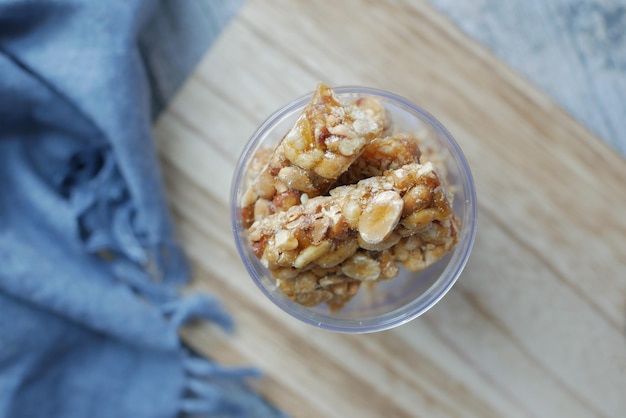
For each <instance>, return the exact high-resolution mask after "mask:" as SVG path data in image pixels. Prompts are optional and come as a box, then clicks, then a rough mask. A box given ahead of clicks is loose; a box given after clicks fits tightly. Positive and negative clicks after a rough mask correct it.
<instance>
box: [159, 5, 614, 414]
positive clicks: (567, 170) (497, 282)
mask: <svg viewBox="0 0 626 418" xmlns="http://www.w3.org/2000/svg"><path fill="white" fill-rule="evenodd" d="M318 81H324V82H326V83H329V84H331V85H347V84H350V85H364V86H370V87H376V88H382V89H386V90H390V91H393V92H396V93H398V94H400V95H403V96H405V97H407V98H408V99H410V100H412V101H413V102H415V103H416V104H418V105H420V106H422V107H424V108H426V109H427V110H429V111H430V112H431V113H432V114H434V115H435V116H436V117H437V118H438V119H440V121H441V122H442V123H443V124H444V125H445V126H446V127H448V128H449V130H450V131H451V133H452V134H453V135H454V136H455V137H456V139H457V141H458V142H459V144H460V146H461V147H462V149H463V150H464V152H465V154H466V156H467V158H468V160H469V162H470V165H471V167H472V170H473V173H474V177H475V181H476V186H477V191H478V207H479V221H478V233H477V237H476V243H475V246H474V250H473V252H472V256H471V258H470V261H469V263H468V265H467V267H466V269H465V272H464V273H463V275H462V276H461V278H460V279H459V281H458V282H457V284H456V285H455V287H454V288H453V289H452V291H451V292H450V293H449V294H448V295H447V296H446V297H445V298H444V299H443V300H442V301H441V302H439V304H437V305H436V306H435V307H434V308H433V309H431V310H430V311H429V312H427V313H426V314H425V315H423V316H422V317H420V318H418V319H416V320H414V321H412V322H411V323H409V324H407V325H404V326H401V327H399V328H396V329H394V330H391V331H385V332H381V333H377V334H368V335H342V334H333V333H330V332H326V331H322V330H318V329H315V328H314V327H311V326H308V325H305V324H301V323H299V322H297V321H296V320H295V319H292V318H291V317H289V316H288V315H287V314H285V313H283V312H282V311H281V310H279V309H278V308H277V307H275V306H274V305H272V304H271V302H270V301H269V300H267V299H265V297H264V296H263V295H262V293H261V292H260V291H259V290H258V289H257V288H256V287H255V285H254V284H253V282H252V281H251V279H249V277H248V276H247V274H246V272H245V271H244V268H243V266H242V264H241V262H240V261H239V259H238V256H237V253H236V251H235V246H234V242H233V238H232V234H231V231H230V222H229V216H230V215H229V210H228V199H229V186H230V181H231V176H232V174H233V169H234V165H235V161H236V159H237V157H238V155H239V153H240V151H241V149H242V147H243V146H244V144H245V143H246V142H247V140H248V138H249V137H250V135H251V134H252V133H253V131H254V130H255V128H256V127H257V126H258V125H259V124H260V123H261V122H263V120H264V119H265V118H266V117H267V116H269V115H270V114H271V113H272V112H273V111H274V110H276V109H277V108H278V107H279V106H281V105H283V104H284V103H286V102H288V101H290V100H291V99H293V98H295V97H297V96H300V95H302V94H304V93H306V92H308V91H310V90H312V89H313V88H314V86H315V84H316V83H317V82H318ZM155 130H156V135H157V138H158V147H159V150H160V153H161V156H162V162H163V170H164V177H165V183H166V188H167V192H168V196H169V198H170V202H171V207H172V211H173V213H174V217H175V222H176V226H177V229H178V232H179V237H180V239H181V241H182V243H183V245H184V247H185V248H186V250H187V252H188V254H189V256H190V258H191V260H192V263H193V267H194V269H195V273H194V281H193V284H192V286H191V289H190V291H202V292H210V293H213V294H215V295H217V296H218V297H219V298H220V299H221V300H222V301H223V303H224V305H225V306H226V307H227V309H228V310H229V311H230V312H231V313H232V314H233V316H234V319H235V321H236V331H235V333H234V334H233V335H226V334H225V333H223V332H222V331H220V330H217V329H216V328H215V327H214V326H212V325H210V324H195V325H193V326H190V327H188V328H186V329H185V330H183V337H184V338H185V340H186V341H187V342H188V343H189V344H190V345H191V346H192V347H194V348H195V349H197V350H198V351H200V352H202V353H204V354H206V355H208V356H210V357H212V358H214V359H216V360H217V361H219V362H222V363H226V364H232V365H255V366H257V367H258V368H260V369H261V370H262V371H263V372H264V377H263V378H261V379H259V380H258V381H256V382H255V383H254V386H255V387H256V388H257V389H258V390H259V391H260V392H261V393H262V394H263V395H264V396H265V397H267V399H269V400H270V401H271V402H272V403H274V404H275V405H277V406H278V407H280V408H282V409H283V410H285V411H286V412H287V413H289V414H291V415H293V416H296V417H341V418H345V417H383V416H384V417H410V416H423V417H439V416H478V417H483V418H485V417H503V416H506V417H527V416H536V417H578V416H580V417H583V416H584V417H589V416H612V417H623V416H626V396H625V395H626V336H625V328H626V312H625V308H626V186H625V182H626V161H625V160H624V159H623V158H622V157H620V156H618V155H617V154H616V153H615V152H613V151H612V150H610V149H609V148H608V147H607V146H606V145H605V144H604V143H602V142H601V141H600V140H599V139H597V138H596V137H594V136H593V135H591V134H590V133H589V132H588V131H587V130H585V129H584V128H582V127H581V125H580V124H579V123H577V122H576V121H575V120H573V119H572V118H571V117H570V116H568V115H567V114H566V113H565V112H563V111H562V110H561V109H560V108H558V107H557V106H555V105H554V103H553V102H552V101H551V100H549V99H548V98H547V97H546V96H545V95H544V94H542V93H541V92H540V91H537V89H535V88H533V87H532V86H531V85H530V84H529V83H528V82H526V81H525V80H523V79H522V78H521V77H519V76H518V75H516V74H515V73H513V72H512V71H511V70H509V69H508V68H507V67H505V66H504V65H503V64H501V63H500V62H498V61H497V60H496V59H495V58H494V57H493V56H491V55H490V54H489V53H488V52H487V51H486V50H485V49H483V48H482V47H480V46H479V45H477V44H475V43H474V42H472V41H471V40H469V39H467V37H466V36H465V35H463V34H462V33H461V32H460V31H459V30H458V29H456V28H455V27H454V26H453V25H452V24H451V23H450V22H448V21H447V20H446V19H445V18H443V17H442V16H441V15H439V14H438V13H436V12H435V11H434V10H433V9H432V8H431V7H429V6H428V5H427V4H426V3H425V2H422V1H408V0H407V1H400V0H397V1H357V0H347V1H341V2H311V1H305V0H274V1H270V0H251V1H249V2H248V3H247V4H246V5H245V7H244V8H243V10H242V12H241V13H240V15H239V16H237V18H236V19H235V20H234V21H233V22H232V24H231V25H230V26H229V27H228V28H227V30H226V31H225V32H224V33H223V35H222V36H221V38H220V39H219V40H218V42H217V43H216V44H215V45H214V47H213V48H212V50H211V51H210V52H209V53H208V54H207V55H206V57H205V58H204V60H203V61H202V62H201V64H200V65H199V67H198V68H197V70H196V71H195V73H194V74H193V75H192V76H191V77H190V79H189V80H188V82H187V83H186V84H185V85H184V87H183V88H182V90H181V91H180V93H179V94H178V95H177V97H176V98H175V100H173V102H172V103H171V106H170V107H169V108H168V109H167V111H166V112H165V113H164V114H163V115H162V117H161V118H160V120H159V121H158V123H157V125H156V128H155Z"/></svg>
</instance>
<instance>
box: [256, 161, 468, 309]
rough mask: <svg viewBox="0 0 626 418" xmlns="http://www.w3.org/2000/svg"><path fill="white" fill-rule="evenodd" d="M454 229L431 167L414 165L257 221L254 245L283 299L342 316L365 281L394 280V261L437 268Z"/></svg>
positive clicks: (447, 198) (445, 195)
mask: <svg viewBox="0 0 626 418" xmlns="http://www.w3.org/2000/svg"><path fill="white" fill-rule="evenodd" d="M455 227H456V221H455V219H454V214H453V212H452V210H451V207H450V196H449V195H448V193H447V192H446V190H445V189H444V187H443V184H442V183H441V181H440V179H439V177H438V175H437V173H436V172H435V171H434V169H433V166H432V164H430V163H426V164H424V165H420V164H417V163H413V164H408V165H405V166H403V167H401V168H399V169H396V170H387V171H385V172H384V173H383V175H382V176H376V177H370V178H367V179H364V180H361V181H360V182H359V183H357V184H355V185H346V186H341V187H337V188H335V189H333V190H331V192H330V196H319V197H315V198H312V199H309V200H308V201H306V202H305V203H303V204H301V205H298V206H293V207H291V208H290V209H288V210H287V211H284V212H277V213H274V214H273V215H270V216H267V217H265V218H263V219H261V220H259V221H256V222H254V223H253V225H252V226H251V227H250V229H249V231H248V239H249V242H250V244H251V246H252V248H253V250H254V253H255V255H256V256H257V257H259V258H260V260H261V262H262V263H263V264H264V265H265V266H266V267H267V268H268V269H269V270H270V272H271V273H272V275H273V276H274V277H275V278H276V279H277V280H278V282H279V287H280V288H281V289H282V290H283V291H284V292H285V294H287V295H288V296H289V297H291V298H292V299H294V300H296V301H298V302H299V303H301V304H303V305H306V306H313V305H316V304H319V303H322V302H326V303H328V305H329V306H330V307H331V309H338V308H340V307H341V306H343V304H345V303H346V302H347V301H348V300H349V299H350V298H351V297H352V296H353V295H354V294H355V293H356V291H357V290H358V288H359V286H360V283H361V282H375V281H379V280H386V279H390V278H393V277H395V276H396V275H397V274H398V267H397V265H396V261H400V262H401V263H403V265H404V266H405V267H406V268H407V269H409V270H414V269H422V268H425V267H427V266H428V265H430V264H432V263H434V262H435V261H436V260H438V259H439V258H440V257H441V256H442V255H444V254H445V253H446V252H447V251H448V250H449V249H450V248H451V247H452V246H453V245H454V244H455V242H456V228H455ZM396 247H398V248H396Z"/></svg>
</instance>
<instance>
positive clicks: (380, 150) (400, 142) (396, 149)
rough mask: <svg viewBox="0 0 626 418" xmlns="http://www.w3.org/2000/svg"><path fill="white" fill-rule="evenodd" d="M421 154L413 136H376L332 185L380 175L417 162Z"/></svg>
mask: <svg viewBox="0 0 626 418" xmlns="http://www.w3.org/2000/svg"><path fill="white" fill-rule="evenodd" d="M421 154H422V153H421V151H420V148H419V146H418V140H417V138H416V137H414V136H411V135H408V134H395V135H391V136H386V137H383V138H376V139H375V140H373V141H372V142H370V143H369V144H367V145H366V146H365V147H364V148H363V152H362V153H361V155H360V156H359V158H357V159H356V161H354V163H352V165H351V166H350V168H348V170H346V172H345V173H343V174H342V175H341V177H339V179H338V180H337V182H336V183H335V184H334V185H333V187H336V186H343V185H346V184H354V183H356V182H358V181H359V180H363V179H366V178H368V177H374V176H380V175H382V174H383V172H385V171H387V170H395V169H397V168H400V167H402V166H403V165H406V164H411V163H419V162H420V156H421Z"/></svg>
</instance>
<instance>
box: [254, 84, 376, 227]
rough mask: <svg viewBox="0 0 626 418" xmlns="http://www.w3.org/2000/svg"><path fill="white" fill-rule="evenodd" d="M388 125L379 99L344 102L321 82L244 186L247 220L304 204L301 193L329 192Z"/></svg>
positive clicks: (310, 195) (308, 195)
mask: <svg viewBox="0 0 626 418" xmlns="http://www.w3.org/2000/svg"><path fill="white" fill-rule="evenodd" d="M384 126H385V110H384V108H383V106H382V104H381V103H380V102H379V101H378V100H375V99H362V100H357V101H356V102H355V103H352V104H344V103H341V102H340V101H339V100H338V99H337V98H336V97H335V94H334V92H333V90H332V89H331V88H330V87H329V86H327V85H324V84H319V85H318V87H317V89H316V91H315V93H314V94H313V96H312V98H311V100H310V101H309V103H308V104H307V106H306V107H305V108H304V111H303V112H302V114H301V115H300V116H299V117H298V120H297V121H296V123H295V126H294V127H293V128H291V129H290V130H289V132H287V134H286V135H285V137H284V138H283V139H282V140H281V141H280V143H279V144H278V146H277V147H276V149H275V151H274V153H273V155H272V157H271V158H270V160H269V162H268V164H267V165H266V166H265V167H264V168H263V170H261V172H260V173H259V174H258V176H257V177H256V178H255V179H254V180H253V182H252V185H251V186H250V187H249V188H248V190H247V191H246V192H245V194H244V196H243V199H242V215H243V223H244V226H245V227H248V226H250V224H251V223H252V222H253V221H254V220H255V219H260V218H262V217H264V216H267V215H268V214H269V213H273V212H276V211H284V210H287V209H288V208H290V207H292V206H294V205H297V204H299V203H300V202H301V196H302V195H306V197H315V196H320V195H322V194H324V193H326V192H327V191H328V189H329V188H330V186H331V185H332V184H333V183H335V181H336V180H337V178H338V177H339V176H340V175H341V174H342V173H343V172H345V171H346V170H347V169H348V167H350V165H351V164H352V163H353V162H354V160H355V159H356V158H357V157H358V156H359V155H360V154H361V152H362V150H363V147H364V146H366V145H367V144H368V143H369V142H371V141H372V140H373V139H375V138H377V137H378V136H379V135H380V134H381V132H382V131H383V129H384ZM306 197H305V198H306ZM259 201H260V202H259Z"/></svg>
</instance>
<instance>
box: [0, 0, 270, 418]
mask: <svg viewBox="0 0 626 418" xmlns="http://www.w3.org/2000/svg"><path fill="white" fill-rule="evenodd" d="M165 3H167V2H161V3H159V2H156V1H148V0H145V1H127V0H109V1H88V0H9V1H6V0H0V417H18V418H19V417H50V418H54V417H64V418H72V417H81V418H83V417H92V418H96V417H133V418H142V417H151V418H154V417H174V416H179V415H180V414H185V413H187V414H198V415H203V414H210V415H211V416H213V415H216V416H229V414H237V413H238V414H240V415H243V416H263V417H265V416H268V417H269V416H280V415H281V414H280V413H279V412H278V411H276V410H274V409H273V408H272V407H270V406H269V405H267V404H265V403H264V402H263V401H262V399H260V398H259V397H258V396H256V395H255V394H254V393H253V392H252V391H250V390H249V389H248V388H247V386H246V385H245V384H244V383H243V381H242V378H243V377H246V376H251V375H255V371H254V370H251V369H246V368H241V369H230V368H225V367H221V366H219V365H217V364H215V363H212V362H209V361H207V360H205V359H201V358H199V357H196V356H194V355H193V354H192V353H190V352H189V351H188V350H186V349H185V347H184V346H183V345H182V344H181V342H180V341H179V338H178V335H177V330H178V328H179V327H180V326H181V325H182V324H184V323H185V322H187V321H188V320H190V319H192V318H198V317H201V318H207V319H209V320H212V321H214V322H216V323H217V324H218V325H220V326H222V327H225V328H226V329H230V328H231V327H232V324H231V320H230V317H229V316H228V315H227V313H226V312H224V311H223V310H222V308H221V307H220V304H219V302H218V300H217V299H215V298H211V297H208V296H201V295H193V296H189V297H186V298H182V297H180V296H179V294H178V289H179V287H180V286H181V285H183V284H184V283H185V282H186V281H187V280H188V277H189V272H188V270H187V264H186V262H185V258H184V255H183V254H182V253H181V249H180V247H179V246H178V244H177V243H176V242H175V241H174V238H173V231H172V225H171V222H170V218H169V214H168V212H167V206H166V203H165V198H164V195H163V189H162V185H161V179H160V174H159V169H158V161H157V156H156V153H155V150H154V146H153V143H152V136H151V123H152V120H151V108H152V109H154V108H155V106H154V95H153V96H151V90H150V83H149V80H150V81H152V82H153V83H152V85H155V82H156V81H159V78H158V75H159V71H157V70H158V69H157V68H155V65H158V62H157V60H155V56H154V55H152V56H151V55H150V54H146V53H145V50H140V49H139V47H138V45H139V41H138V40H139V38H140V37H141V36H144V35H142V34H145V32H142V31H143V30H144V28H146V27H148V28H149V27H150V22H151V19H154V16H155V13H157V12H158V11H159V8H161V7H163V4H165ZM169 4H170V9H171V7H172V4H175V2H169ZM170 11H171V10H170ZM157 14H158V13H157ZM173 30H175V28H173ZM143 42H144V43H145V42H146V41H145V39H144V41H143ZM146 57H151V58H152V59H146ZM146 64H148V65H146ZM161 81H162V79H161ZM161 105H162V104H161ZM207 111H210V109H207Z"/></svg>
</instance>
